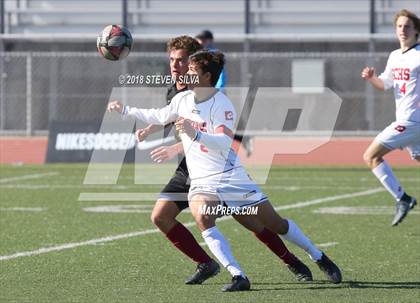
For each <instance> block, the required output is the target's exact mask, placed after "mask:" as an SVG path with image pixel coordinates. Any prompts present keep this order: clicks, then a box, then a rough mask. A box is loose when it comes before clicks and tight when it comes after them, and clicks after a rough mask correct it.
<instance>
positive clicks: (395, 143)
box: [375, 121, 420, 159]
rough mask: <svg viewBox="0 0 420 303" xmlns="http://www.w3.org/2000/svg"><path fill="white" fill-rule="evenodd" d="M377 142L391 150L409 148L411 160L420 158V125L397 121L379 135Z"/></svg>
mask: <svg viewBox="0 0 420 303" xmlns="http://www.w3.org/2000/svg"><path fill="white" fill-rule="evenodd" d="M375 140H376V141H377V142H379V143H381V144H382V145H383V146H385V147H386V148H388V149H390V150H394V149H397V148H399V149H404V148H407V150H408V151H409V153H410V155H411V158H412V159H414V158H415V157H418V156H420V123H419V122H411V121H403V122H401V121H395V122H392V123H391V124H390V125H389V126H387V127H386V128H385V129H384V130H383V131H382V132H381V133H379V134H378V135H377V136H376V138H375Z"/></svg>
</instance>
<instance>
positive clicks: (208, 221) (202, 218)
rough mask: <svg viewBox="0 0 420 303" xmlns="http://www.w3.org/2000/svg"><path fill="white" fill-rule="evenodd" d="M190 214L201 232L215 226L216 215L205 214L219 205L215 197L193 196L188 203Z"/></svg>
mask: <svg viewBox="0 0 420 303" xmlns="http://www.w3.org/2000/svg"><path fill="white" fill-rule="evenodd" d="M189 205H190V210H191V213H192V215H193V217H194V219H195V221H196V222H197V226H198V228H199V229H200V230H201V231H203V230H206V229H208V228H211V227H213V226H214V225H215V222H216V219H217V217H218V216H217V214H213V213H211V212H207V211H206V210H207V209H212V208H216V207H217V205H219V198H218V197H217V195H211V194H200V193H197V194H194V195H192V196H191V197H190V201H189Z"/></svg>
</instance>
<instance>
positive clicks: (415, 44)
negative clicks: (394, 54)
mask: <svg viewBox="0 0 420 303" xmlns="http://www.w3.org/2000/svg"><path fill="white" fill-rule="evenodd" d="M417 45H419V44H418V43H414V45H413V46H412V47H410V48H407V49H406V50H405V51H403V52H402V53H403V54H405V53H406V52H408V51H409V50H412V49H413V48H416V47H417Z"/></svg>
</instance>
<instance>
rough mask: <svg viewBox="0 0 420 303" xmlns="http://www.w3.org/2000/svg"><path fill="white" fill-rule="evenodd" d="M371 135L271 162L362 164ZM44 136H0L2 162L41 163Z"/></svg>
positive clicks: (398, 160)
mask: <svg viewBox="0 0 420 303" xmlns="http://www.w3.org/2000/svg"><path fill="white" fill-rule="evenodd" d="M372 139H373V138H371V137H354V138H350V137H349V138H333V139H332V140H331V141H330V142H328V143H326V144H324V145H322V146H320V147H319V148H317V149H315V150H313V151H312V152H310V153H307V154H301V155H296V154H281V155H275V157H274V159H273V164H274V165H302V166H319V165H331V166H351V165H364V163H363V159H362V155H363V152H364V150H365V149H366V147H367V146H368V145H369V143H370V142H371V141H372ZM308 140H309V141H310V140H313V141H316V140H317V138H304V139H303V138H280V139H279V138H255V139H254V142H253V145H254V152H253V154H252V155H251V157H249V158H248V157H246V155H245V152H244V151H243V150H241V149H239V155H240V157H241V160H242V162H243V163H244V164H245V165H253V164H254V165H258V164H264V163H267V159H270V157H272V155H273V154H275V152H276V151H278V150H279V147H281V146H283V147H284V146H286V147H287V146H291V145H295V146H299V145H304V144H307V143H308ZM47 145H48V138H47V137H0V163H1V164H43V163H45V155H46V152H47ZM386 159H387V161H389V163H391V164H392V165H397V166H416V165H418V164H417V162H416V161H413V160H411V159H410V156H409V154H408V153H407V151H399V150H397V151H394V152H392V153H391V154H389V155H388V156H386Z"/></svg>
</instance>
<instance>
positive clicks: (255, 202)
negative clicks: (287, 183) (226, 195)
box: [222, 194, 268, 208]
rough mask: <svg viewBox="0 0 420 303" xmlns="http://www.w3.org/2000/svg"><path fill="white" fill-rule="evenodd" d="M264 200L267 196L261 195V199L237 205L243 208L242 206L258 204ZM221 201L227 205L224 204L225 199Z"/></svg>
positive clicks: (266, 199)
mask: <svg viewBox="0 0 420 303" xmlns="http://www.w3.org/2000/svg"><path fill="white" fill-rule="evenodd" d="M263 195H264V194H263ZM265 201H268V197H267V196H265V195H264V197H263V198H261V199H259V200H258V201H253V202H250V203H247V204H243V205H238V207H240V208H243V207H246V206H250V205H256V204H260V203H262V202H265ZM222 202H223V204H224V205H225V206H228V205H227V204H226V201H225V200H223V201H222Z"/></svg>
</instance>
